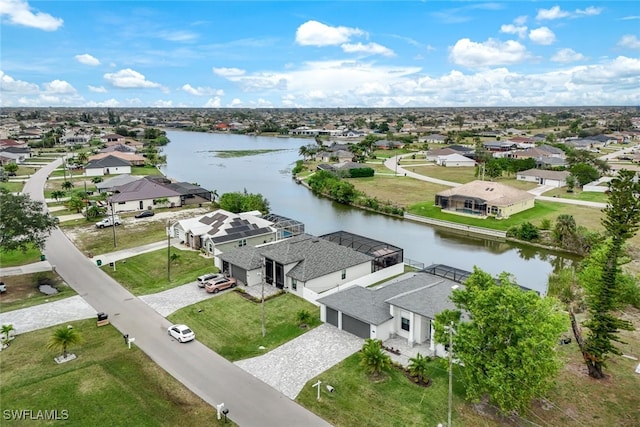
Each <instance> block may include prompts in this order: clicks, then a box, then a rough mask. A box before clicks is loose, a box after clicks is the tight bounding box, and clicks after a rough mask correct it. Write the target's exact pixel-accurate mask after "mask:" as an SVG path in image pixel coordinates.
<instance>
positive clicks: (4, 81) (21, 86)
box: [0, 70, 40, 94]
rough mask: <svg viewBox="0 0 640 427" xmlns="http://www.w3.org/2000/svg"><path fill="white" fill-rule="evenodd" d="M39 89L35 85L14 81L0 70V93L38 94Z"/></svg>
mask: <svg viewBox="0 0 640 427" xmlns="http://www.w3.org/2000/svg"><path fill="white" fill-rule="evenodd" d="M39 90H40V88H39V87H38V85H37V84H35V83H29V82H25V81H22V80H15V79H14V78H13V77H11V76H9V75H7V74H5V73H4V72H3V71H2V70H0V92H16V93H19V94H30V93H38V91H39Z"/></svg>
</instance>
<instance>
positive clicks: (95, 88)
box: [87, 85, 107, 93]
mask: <svg viewBox="0 0 640 427" xmlns="http://www.w3.org/2000/svg"><path fill="white" fill-rule="evenodd" d="M87 87H88V88H89V90H90V91H91V92H94V93H107V89H105V88H104V87H103V86H91V85H88V86H87Z"/></svg>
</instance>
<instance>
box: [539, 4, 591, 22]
mask: <svg viewBox="0 0 640 427" xmlns="http://www.w3.org/2000/svg"><path fill="white" fill-rule="evenodd" d="M601 13H602V8H601V7H594V6H589V7H587V8H586V9H576V10H575V11H573V12H569V11H568V10H562V9H560V6H553V7H552V8H551V9H538V15H537V16H536V19H537V20H538V21H544V20H549V21H550V20H554V19H561V18H578V17H582V16H596V15H600V14H601Z"/></svg>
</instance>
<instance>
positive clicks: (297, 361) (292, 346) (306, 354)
mask: <svg viewBox="0 0 640 427" xmlns="http://www.w3.org/2000/svg"><path fill="white" fill-rule="evenodd" d="M363 342H364V340H363V339H362V338H358V337H356V336H355V335H352V334H350V333H348V332H345V331H341V330H340V329H338V328H336V327H335V326H332V325H328V324H326V323H325V324H322V325H320V326H318V327H317V328H315V329H313V330H311V331H309V332H307V333H305V334H303V335H301V336H299V337H298V338H296V339H294V340H291V341H289V342H287V343H285V344H283V345H281V346H280V347H278V348H276V349H274V350H271V351H270V352H268V353H266V354H264V355H262V356H258V357H253V358H251V359H245V360H240V361H237V362H235V364H236V365H238V366H239V367H241V368H242V369H244V370H245V371H247V372H249V373H250V374H251V375H253V376H255V377H256V378H259V379H261V380H262V381H264V382H265V383H267V384H269V385H270V386H271V387H273V388H275V389H276V390H278V391H280V392H281V393H282V394H284V395H285V396H287V397H289V398H291V399H295V398H296V396H298V393H300V391H301V390H302V387H304V385H305V384H306V383H307V381H309V380H310V379H312V378H314V377H315V376H317V375H319V374H321V373H322V372H324V371H326V370H327V369H329V368H331V367H332V366H333V365H335V364H337V363H340V362H341V361H342V360H344V359H346V358H347V357H349V356H350V355H352V354H353V353H355V352H356V351H358V350H360V349H361V348H362V344H363Z"/></svg>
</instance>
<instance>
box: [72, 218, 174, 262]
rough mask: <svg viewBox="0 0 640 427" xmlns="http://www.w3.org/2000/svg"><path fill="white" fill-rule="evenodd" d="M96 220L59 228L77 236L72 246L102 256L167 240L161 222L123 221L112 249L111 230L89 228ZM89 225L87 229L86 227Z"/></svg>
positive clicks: (83, 220)
mask: <svg viewBox="0 0 640 427" xmlns="http://www.w3.org/2000/svg"><path fill="white" fill-rule="evenodd" d="M97 221H98V219H95V220H91V221H87V220H85V219H81V220H78V221H77V222H74V223H71V224H69V225H67V224H62V225H61V228H63V229H64V230H65V231H66V230H68V231H69V232H70V233H73V234H77V236H78V237H77V239H74V244H75V245H76V246H77V247H78V249H80V250H81V251H82V252H85V253H89V252H90V253H92V254H103V253H107V252H113V251H116V250H121V249H127V248H134V247H137V246H141V245H146V244H148V243H153V242H158V241H161V240H165V241H166V239H167V232H166V224H165V222H164V221H162V220H156V221H149V222H147V223H145V224H133V223H131V221H127V220H126V219H124V220H123V225H119V226H117V227H116V245H117V247H115V248H114V247H113V229H112V228H111V227H107V228H103V229H98V228H95V227H93V226H91V225H92V224H93V223H95V222H97ZM87 225H89V227H87Z"/></svg>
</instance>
